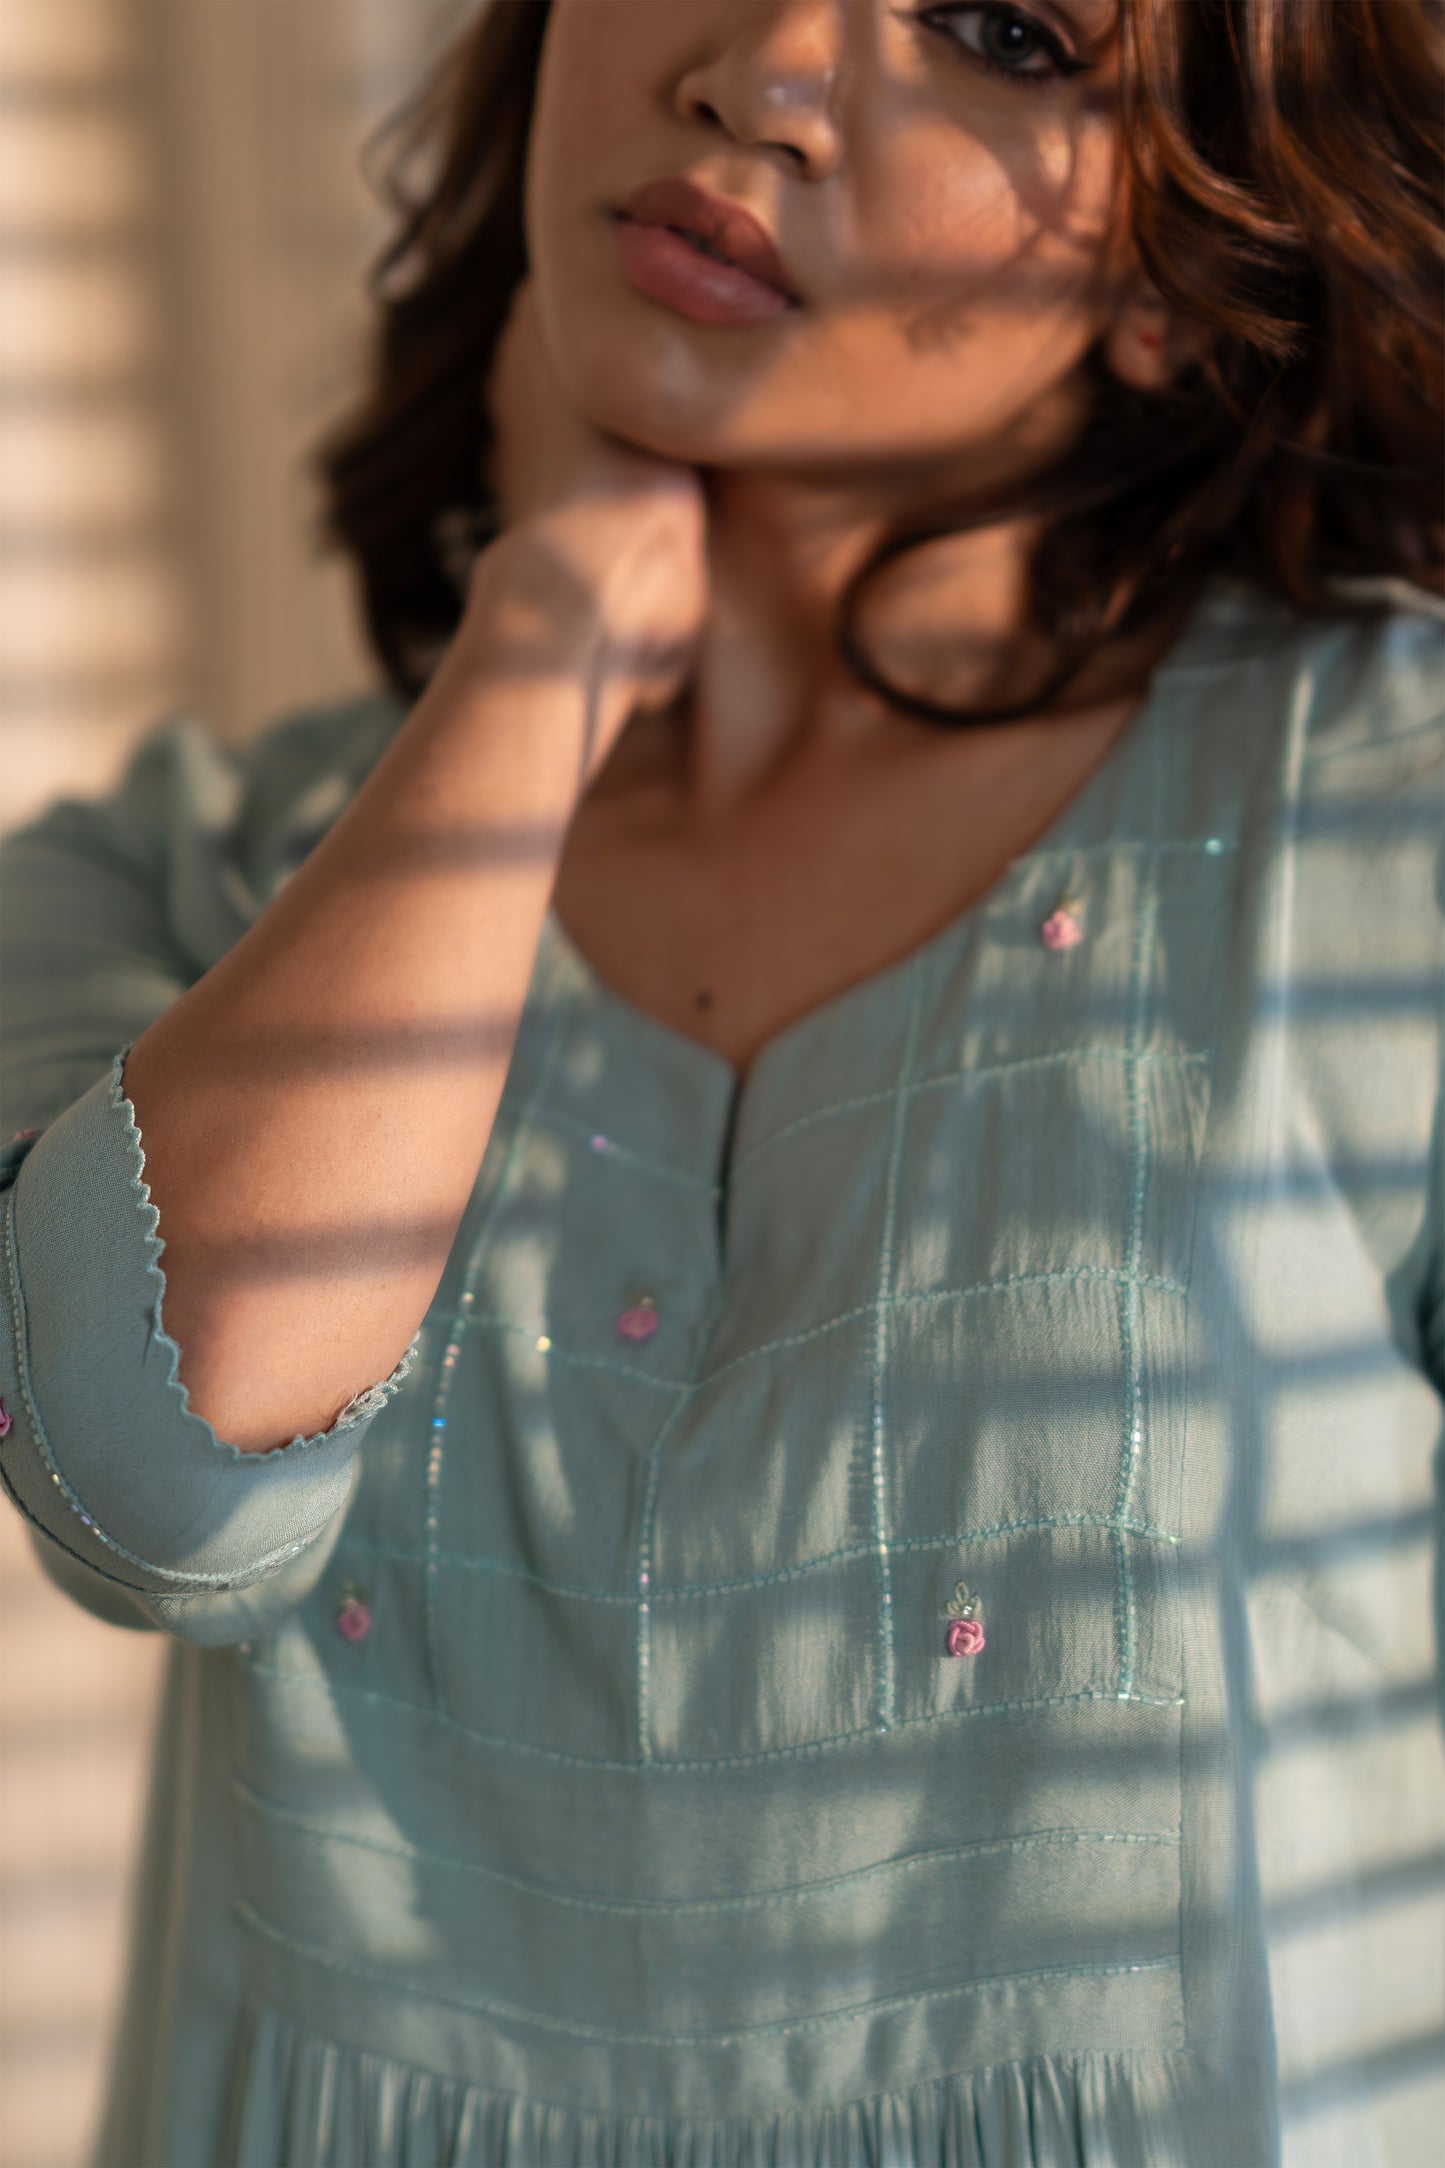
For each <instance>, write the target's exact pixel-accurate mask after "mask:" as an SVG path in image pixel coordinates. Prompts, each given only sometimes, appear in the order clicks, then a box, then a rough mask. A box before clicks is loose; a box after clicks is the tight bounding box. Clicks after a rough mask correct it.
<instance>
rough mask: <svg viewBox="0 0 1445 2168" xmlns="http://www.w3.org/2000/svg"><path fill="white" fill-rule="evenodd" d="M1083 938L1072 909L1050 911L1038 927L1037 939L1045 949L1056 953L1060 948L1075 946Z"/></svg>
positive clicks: (1081, 929)
mask: <svg viewBox="0 0 1445 2168" xmlns="http://www.w3.org/2000/svg"><path fill="white" fill-rule="evenodd" d="M1083 938H1084V929H1083V927H1082V926H1081V925H1080V924H1079V922H1078V920H1077V919H1076V918H1075V916H1074V914H1073V912H1072V911H1062V910H1061V911H1052V912H1050V914H1049V916H1048V917H1047V918H1046V919H1045V920H1044V922H1043V924H1042V926H1040V928H1039V939H1040V940H1041V941H1042V942H1043V944H1044V947H1045V948H1046V949H1052V950H1054V951H1055V953H1057V952H1058V951H1059V950H1061V949H1071V948H1077V947H1078V945H1079V943H1080V942H1081V941H1082V940H1083Z"/></svg>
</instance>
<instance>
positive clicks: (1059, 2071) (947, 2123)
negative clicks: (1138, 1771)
mask: <svg viewBox="0 0 1445 2168" xmlns="http://www.w3.org/2000/svg"><path fill="white" fill-rule="evenodd" d="M1189 2062H1190V2058H1189V2057H1187V2056H1182V2055H1175V2054H1158V2055H1124V2054H1088V2055H1078V2056H1045V2057H1038V2058H1035V2059H1033V2060H1031V2061H1027V2062H1014V2063H999V2064H995V2065H993V2066H992V2067H991V2068H988V2069H984V2070H973V2071H968V2072H966V2073H960V2074H958V2075H955V2076H951V2077H946V2078H941V2079H938V2080H935V2081H934V2082H933V2083H931V2084H928V2085H923V2086H917V2087H914V2088H912V2089H910V2090H908V2091H904V2092H885V2093H875V2094H873V2095H871V2096H869V2097H867V2098H863V2099H857V2100H852V2101H848V2102H843V2103H838V2104H834V2105H830V2106H827V2107H821V2108H814V2109H808V2110H797V2109H793V2110H787V2111H784V2112H782V2113H780V2114H776V2115H741V2116H728V2117H723V2118H687V2117H677V2116H650V2115H623V2114H613V2113H605V2112H597V2111H594V2110H591V2109H587V2108H578V2107H567V2106H560V2105H557V2104H555V2103H550V2102H545V2101H540V2100H527V2099H522V2098H520V2097H519V2096H518V2095H516V2094H512V2093H499V2092H494V2091H491V2090H489V2089H487V2088H485V2087H482V2086H476V2085H471V2084H468V2083H465V2082H464V2081H462V2080H459V2079H455V2078H447V2077H443V2076H440V2075H438V2074H437V2073H436V2072H433V2071H427V2070H421V2069H417V2068H416V2067H414V2066H412V2065H410V2064H407V2063H403V2062H396V2061H392V2060H390V2059H389V2058H387V2057H386V2056H383V2055H378V2054H375V2053H373V2052H372V2051H370V2050H367V2049H358V2048H351V2047H348V2046H346V2045H344V2044H343V2043H341V2042H338V2041H334V2040H328V2039H325V2038H323V2037H321V2036H320V2035H318V2034H314V2033H311V2032H309V2031H307V2030H306V2029H304V2028H303V2027H300V2026H298V2025H296V2024H295V2023H293V2022H292V2021H291V2020H290V2019H288V2018H285V2017H282V2016H280V2015H279V2014H278V2013H276V2012H275V2011H273V2010H270V2009H264V2008H263V2009H256V2010H253V2012H252V2016H251V2021H250V2025H249V2027H248V2032H247V2038H246V2041H245V2045H244V2049H243V2058H242V2066H241V2068H240V2071H239V2072H238V2078H237V2086H236V2092H235V2095H234V2100H235V2108H234V2114H233V2118H232V2132H231V2141H230V2143H229V2145H228V2147H227V2149H226V2154H225V2163H224V2168H1175V2164H1182V2163H1185V2162H1186V2161H1187V2160H1188V2158H1189V2152H1188V2146H1187V2142H1186V2140H1185V2136H1184V2133H1185V2129H1186V2127H1187V2125H1186V2121H1185V2116H1186V2100H1185V2096H1186V2095H1187V2092H1188V2089H1189V2088H1188V2083H1187V2078H1186V2076H1185V2070H1186V2066H1187V2065H1188V2064H1189Z"/></svg>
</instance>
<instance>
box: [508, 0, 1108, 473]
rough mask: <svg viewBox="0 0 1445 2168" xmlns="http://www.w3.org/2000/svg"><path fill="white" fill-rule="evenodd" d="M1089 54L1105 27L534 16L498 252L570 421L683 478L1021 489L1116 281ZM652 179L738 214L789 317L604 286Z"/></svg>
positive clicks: (830, 12) (780, 15) (789, 17)
mask: <svg viewBox="0 0 1445 2168" xmlns="http://www.w3.org/2000/svg"><path fill="white" fill-rule="evenodd" d="M1116 30H1117V15H1116V0H1027V5H1026V6H1025V5H1020V6H1018V7H1013V6H1005V5H1002V4H1000V0H988V4H975V5H967V6H964V5H957V4H948V5H942V6H938V7H930V6H928V5H926V4H925V0H551V16H550V20H549V23H548V27H547V31H546V37H545V43H544V48H543V53H542V62H541V71H540V77H539V81H538V89H537V99H536V105H535V111H534V115H533V124H532V132H531V137H530V142H529V148H528V165H527V188H526V227H527V241H528V250H529V256H530V261H531V266H532V270H533V272H534V275H535V279H536V285H537V296H538V303H539V310H540V315H541V320H542V323H543V326H544V328H545V330H546V333H547V336H548V338H549V342H550V344H551V347H552V350H553V353H554V355H555V358H556V361H557V365H558V367H559V369H560V371H561V373H562V376H563V380H564V382H565V383H566V385H567V388H568V391H569V393H570V394H571V395H572V396H573V398H574V399H575V400H576V401H577V403H578V404H579V406H581V408H582V409H583V411H584V412H585V413H587V414H588V415H590V416H591V418H592V419H593V420H594V421H596V422H597V423H599V424H600V425H601V426H603V427H604V428H608V429H611V430H613V431H615V432H616V433H617V434H619V435H621V436H623V437H626V438H628V439H629V440H631V441H633V442H635V443H638V444H641V445H643V446H644V447H645V448H647V449H649V450H651V451H653V452H655V453H657V454H659V455H661V456H663V457H666V458H672V459H682V460H686V461H688V462H689V463H690V464H693V465H698V466H717V467H722V468H730V467H738V468H749V469H759V470H762V469H771V470H775V471H777V472H779V473H789V474H794V475H799V476H801V475H813V476H814V477H816V478H818V479H822V478H823V477H824V476H825V475H827V476H833V477H839V478H841V477H843V476H845V475H849V474H852V475H856V476H857V477H858V478H859V479H861V478H862V475H863V473H865V472H871V473H872V474H873V475H874V476H875V477H876V476H879V475H880V474H882V473H884V472H887V471H889V470H893V469H896V478H897V480H898V481H899V483H900V485H903V486H905V487H906V486H907V484H908V480H909V478H910V477H911V479H912V482H913V485H914V486H916V484H917V480H918V477H919V475H920V473H921V472H924V473H927V474H929V475H932V476H935V477H936V478H937V479H938V481H939V482H940V485H945V484H946V485H947V486H948V487H957V486H959V485H960V484H962V486H965V487H967V486H969V485H970V483H976V484H979V485H986V484H987V483H988V482H989V481H990V480H991V479H993V478H995V477H997V478H1008V477H1011V476H1016V475H1017V474H1018V473H1019V472H1020V471H1025V470H1026V469H1027V468H1028V466H1029V465H1031V464H1034V463H1038V464H1046V463H1047V461H1048V460H1049V459H1050V458H1051V457H1053V456H1056V454H1057V452H1058V451H1059V450H1060V449H1062V447H1063V445H1064V444H1066V443H1068V442H1070V441H1072V439H1073V437H1074V436H1075V435H1076V434H1077V432H1078V429H1079V427H1080V426H1081V423H1082V418H1083V406H1082V397H1083V390H1082V385H1083V377H1082V371H1081V369H1080V363H1081V361H1082V359H1083V357H1084V355H1085V354H1086V353H1087V351H1088V349H1089V348H1090V347H1091V345H1092V344H1093V343H1094V341H1095V340H1096V339H1097V338H1098V337H1099V335H1100V334H1101V333H1102V332H1104V331H1106V330H1107V329H1108V327H1109V326H1110V323H1111V321H1112V319H1113V317H1114V315H1115V312H1116V311H1117V310H1118V309H1119V308H1120V306H1121V302H1122V299H1123V297H1124V295H1125V293H1126V291H1127V290H1128V289H1129V286H1130V281H1131V275H1132V258H1131V256H1130V254H1129V249H1128V241H1127V233H1126V228H1125V222H1124V219H1123V217H1122V205H1121V201H1120V198H1121V175H1122V166H1121V141H1120V124H1119V116H1118V105H1117V77H1116V63H1115V50H1116V47H1115V39H1116ZM675 174H680V175H685V176H686V177H687V178H688V179H690V180H692V181H694V182H695V183H697V184H699V185H700V186H701V187H703V188H704V189H705V190H707V191H708V192H709V193H710V194H713V195H718V196H722V197H724V198H727V199H730V200H731V201H732V202H734V203H740V204H743V205H745V206H746V207H747V208H748V209H749V210H751V211H752V212H753V213H754V214H755V216H756V217H757V218H758V219H759V220H760V221H761V223H762V224H763V225H764V226H765V227H766V229H767V231H768V233H769V234H770V235H771V236H772V238H773V240H774V241H775V243H776V245H777V247H778V249H779V251H780V253H781V255H782V258H783V262H784V264H785V266H786V268H787V271H788V274H789V280H790V284H791V286H792V288H793V290H794V292H795V293H796V294H797V295H798V296H799V297H800V302H799V305H798V306H796V307H794V308H792V309H790V310H789V311H788V312H787V313H786V314H784V315H782V316H779V317H777V318H776V319H774V320H772V321H768V322H763V323H755V324H748V325H737V324H728V325H725V326H719V325H715V324H703V323H699V322H696V321H694V320H692V319H691V318H690V317H687V316H684V315H682V314H679V313H678V312H677V311H676V310H675V309H673V308H672V307H670V306H667V305H665V304H664V303H662V302H659V301H658V300H655V299H652V298H650V297H648V296H646V295H644V294H642V293H640V292H638V291H637V290H636V289H635V288H634V286H632V285H631V284H630V283H629V282H628V280H627V278H626V277H625V275H624V272H623V268H622V260H621V256H620V253H619V247H618V240H617V229H616V227H615V224H614V221H613V218H612V216H611V215H610V214H612V213H613V212H615V210H616V208H617V206H618V205H619V204H620V203H621V201H622V200H623V199H624V198H625V197H626V196H627V195H628V194H629V193H630V192H631V191H632V190H633V189H635V188H636V187H637V186H638V185H639V184H640V183H642V182H646V181H650V180H655V179H659V178H661V177H663V176H670V175H675ZM943 461H947V462H950V464H949V465H948V466H947V467H944V466H942V465H940V462H943Z"/></svg>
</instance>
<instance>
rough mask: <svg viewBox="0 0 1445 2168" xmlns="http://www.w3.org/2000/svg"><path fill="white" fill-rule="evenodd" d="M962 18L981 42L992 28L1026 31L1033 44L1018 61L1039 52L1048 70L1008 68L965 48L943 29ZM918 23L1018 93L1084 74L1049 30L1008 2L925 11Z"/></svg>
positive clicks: (983, 0)
mask: <svg viewBox="0 0 1445 2168" xmlns="http://www.w3.org/2000/svg"><path fill="white" fill-rule="evenodd" d="M963 16H966V17H969V18H971V19H973V20H974V21H976V22H978V23H979V24H980V27H981V29H982V32H983V34H984V37H985V38H986V37H987V34H988V32H989V31H990V30H991V29H992V28H993V27H994V26H995V25H998V26H999V27H1000V28H1001V29H1014V28H1017V29H1019V30H1023V31H1026V32H1027V33H1028V34H1029V36H1030V37H1031V38H1032V40H1033V43H1032V44H1031V45H1028V46H1026V47H1025V49H1024V51H1023V53H1022V58H1023V59H1025V60H1029V59H1032V58H1033V57H1034V54H1035V53H1036V52H1041V53H1042V54H1044V56H1045V57H1046V58H1047V59H1048V61H1049V63H1050V64H1049V66H1048V68H1047V69H1037V68H1032V69H1024V68H1014V67H1010V66H1008V65H1007V62H1006V60H1000V59H999V58H997V57H996V56H995V55H994V54H992V53H990V52H988V51H987V50H986V49H985V48H983V47H981V46H978V45H972V44H969V43H968V42H967V41H966V40H965V39H963V38H960V37H956V36H955V35H954V34H953V32H952V31H951V30H949V29H947V28H946V27H944V26H945V25H946V24H947V23H949V22H952V21H953V20H955V19H956V18H958V17H963ZM918 20H919V22H921V23H922V24H923V25H924V27H925V28H926V29H929V30H934V31H937V32H938V34H939V35H940V36H941V37H946V38H947V39H948V41H949V43H950V44H951V45H953V46H954V47H955V48H956V49H957V50H958V51H961V52H962V53H963V54H964V56H965V58H966V59H968V60H970V61H972V62H973V64H974V65H975V67H979V68H982V69H983V70H985V72H986V73H987V74H989V75H995V76H999V77H1001V78H1002V79H1003V80H1004V81H1005V82H1007V83H1015V84H1017V85H1018V86H1019V88H1020V89H1026V90H1042V89H1045V88H1047V87H1048V86H1049V85H1050V84H1053V83H1059V82H1062V81H1064V80H1065V79H1066V78H1067V77H1068V76H1071V75H1080V74H1082V73H1083V72H1084V67H1085V64H1084V62H1083V61H1081V60H1075V59H1074V58H1073V56H1072V54H1070V53H1069V52H1068V51H1067V50H1066V49H1065V47H1064V46H1063V45H1062V44H1061V43H1060V41H1059V39H1058V38H1056V37H1055V35H1054V33H1053V32H1052V31H1051V30H1048V29H1046V28H1045V27H1044V25H1043V24H1042V23H1041V22H1039V21H1037V20H1036V18H1035V17H1034V16H1032V15H1030V14H1028V13H1027V11H1026V10H1025V9H1023V8H1019V7H1014V6H1012V5H1010V4H1009V0H971V4H970V5H967V6H959V7H935V8H928V9H926V10H925V11H924V12H922V13H921V14H920V15H919V17H918Z"/></svg>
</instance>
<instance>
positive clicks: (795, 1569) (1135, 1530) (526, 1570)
mask: <svg viewBox="0 0 1445 2168" xmlns="http://www.w3.org/2000/svg"><path fill="white" fill-rule="evenodd" d="M1120 1525H1121V1524H1120V1523H1119V1522H1118V1521H1117V1520H1116V1519H1115V1517H1114V1515H1113V1514H1112V1513H1053V1514H1048V1515H1046V1516H1043V1517H1041V1518H1040V1519H1038V1520H1028V1521H996V1522H994V1524H993V1525H992V1526H991V1527H988V1528H964V1529H961V1530H951V1531H950V1532H949V1533H948V1534H947V1535H943V1536H895V1537H894V1538H893V1541H892V1544H891V1546H890V1548H891V1549H893V1550H895V1551H951V1550H954V1549H956V1548H957V1547H958V1546H959V1545H961V1544H968V1543H989V1542H993V1541H995V1540H996V1539H997V1538H998V1537H999V1536H1027V1535H1036V1534H1042V1533H1043V1532H1045V1531H1046V1530H1048V1529H1050V1528H1103V1529H1108V1530H1113V1529H1114V1528H1116V1527H1119V1526H1120ZM1122 1526H1123V1527H1124V1528H1125V1529H1126V1531H1127V1532H1128V1534H1129V1535H1131V1536H1135V1537H1137V1538H1138V1539H1139V1541H1140V1542H1143V1543H1164V1544H1169V1545H1176V1544H1178V1543H1179V1542H1180V1541H1181V1540H1182V1539H1181V1537H1180V1536H1178V1535H1177V1534H1176V1533H1175V1531H1174V1530H1173V1529H1171V1528H1151V1527H1149V1526H1148V1524H1147V1523H1146V1522H1144V1521H1125V1522H1123V1523H1122ZM337 1550H338V1552H341V1551H355V1552H357V1553H358V1554H359V1555H360V1556H362V1557H365V1558H385V1559H389V1560H390V1561H391V1562H392V1563H393V1564H395V1565H401V1566H414V1565H418V1564H420V1562H421V1560H422V1558H423V1557H424V1555H425V1554H424V1553H423V1552H421V1551H409V1550H405V1549H403V1548H401V1547H400V1546H399V1545H394V1544H388V1543H372V1542H369V1541H365V1540H363V1539H362V1538H360V1537H356V1536H348V1535H343V1536H342V1538H341V1541H340V1543H339V1544H338V1545H337ZM872 1555H873V1546H872V1544H871V1543H852V1544H846V1545H844V1546H843V1547H842V1548H841V1549H840V1550H836V1551H824V1552H822V1553H821V1554H820V1555H819V1556H818V1557H817V1558H808V1559H804V1560H802V1561H801V1562H800V1563H799V1564H797V1565H795V1566H778V1567H776V1568H774V1570H773V1571H772V1572H770V1573H749V1574H743V1575H741V1576H739V1577H738V1578H736V1579H734V1580H727V1581H684V1582H678V1583H674V1584H673V1586H671V1587H670V1588H658V1587H657V1585H656V1584H655V1583H654V1584H653V1586H652V1588H651V1591H650V1598H651V1601H652V1603H653V1604H654V1606H655V1605H657V1604H660V1603H681V1602H685V1601H686V1600H687V1599H688V1598H689V1597H693V1596H728V1595H732V1594H734V1593H738V1594H741V1593H742V1592H743V1591H744V1590H747V1589H753V1588H773V1587H776V1586H777V1585H778V1584H779V1583H780V1582H784V1581H796V1580H800V1579H802V1578H803V1577H805V1576H806V1575H808V1574H811V1573H821V1572H823V1571H825V1570H826V1569H827V1568H828V1567H829V1566H836V1565H844V1564H847V1563H848V1562H849V1561H850V1560H852V1559H858V1558H871V1557H872ZM437 1556H438V1558H439V1559H440V1560H441V1562H442V1563H443V1564H444V1565H445V1566H446V1567H447V1568H448V1569H449V1570H451V1571H454V1572H458V1573H476V1574H496V1575H497V1576H499V1577H500V1578H505V1579H507V1580H515V1581H525V1582H526V1583H527V1585H528V1586H529V1587H530V1588H540V1589H543V1590H544V1591H545V1592H546V1593H547V1594H548V1595H549V1596H562V1597H565V1598H567V1599H568V1600H569V1601H571V1602H575V1603H603V1604H607V1603H612V1604H632V1603H635V1602H636V1601H637V1594H636V1590H635V1589H618V1588H586V1587H582V1586H579V1585H577V1584H575V1583H572V1582H567V1581H553V1580H551V1579H549V1577H548V1576H547V1575H546V1574H544V1573H535V1572H534V1571H533V1570H532V1568H531V1567H530V1566H515V1565H512V1564H511V1563H510V1562H509V1561H508V1560H506V1559H503V1558H478V1557H473V1556H470V1555H469V1554H468V1553H466V1552H464V1551H438V1553H437Z"/></svg>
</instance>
